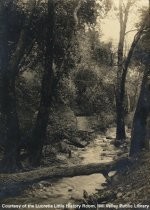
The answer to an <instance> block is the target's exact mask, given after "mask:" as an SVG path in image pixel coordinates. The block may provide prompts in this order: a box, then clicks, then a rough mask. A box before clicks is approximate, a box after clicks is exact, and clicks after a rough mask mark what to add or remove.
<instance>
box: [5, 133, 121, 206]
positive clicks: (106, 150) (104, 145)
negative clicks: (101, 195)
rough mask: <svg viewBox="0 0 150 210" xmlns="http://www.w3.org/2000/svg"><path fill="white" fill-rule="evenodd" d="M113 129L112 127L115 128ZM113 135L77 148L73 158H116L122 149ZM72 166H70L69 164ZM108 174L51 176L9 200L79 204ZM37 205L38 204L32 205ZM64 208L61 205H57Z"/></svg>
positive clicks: (95, 160)
mask: <svg viewBox="0 0 150 210" xmlns="http://www.w3.org/2000/svg"><path fill="white" fill-rule="evenodd" d="M111 133H112V131H111ZM111 135H112V134H111ZM111 141H112V139H110V138H107V137H106V136H104V135H100V134H99V135H97V136H96V137H95V139H93V141H91V143H90V144H89V145H88V146H86V147H85V148H83V149H81V148H78V149H76V150H74V151H73V155H72V158H74V157H77V156H78V157H79V159H80V164H85V165H86V164H89V163H101V162H102V163H104V162H109V161H112V160H113V158H114V157H116V155H117V153H118V150H116V148H115V147H114V146H113V144H111ZM68 167H69V166H68ZM103 183H105V178H104V177H103V175H101V174H92V175H88V176H75V177H72V178H62V179H57V180H56V179H49V180H46V181H41V182H39V183H36V184H33V186H32V187H30V188H29V189H27V190H25V191H24V192H23V193H22V194H21V195H19V196H16V197H12V198H8V199H7V200H5V201H6V202H7V203H9V204H10V203H13V204H39V205H45V204H66V203H69V202H70V203H74V204H77V203H78V201H79V200H80V199H82V198H83V192H84V191H86V192H87V193H88V194H94V193H96V191H97V190H98V189H102V188H103V186H102V184H103ZM32 209H36V208H32ZM55 209H61V208H55Z"/></svg>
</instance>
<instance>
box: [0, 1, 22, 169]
mask: <svg viewBox="0 0 150 210" xmlns="http://www.w3.org/2000/svg"><path fill="white" fill-rule="evenodd" d="M7 18H8V15H7V10H6V7H5V6H4V2H1V4H0V31H1V33H0V108H1V109H0V111H1V114H2V116H3V118H4V123H5V129H6V131H5V140H3V141H4V157H3V160H2V162H1V170H3V171H9V170H14V169H16V168H18V167H19V166H20V163H19V159H18V144H19V140H20V133H19V123H18V116H17V111H16V93H15V77H12V74H11V68H9V58H8V40H7V33H8V30H7V26H8V24H7V20H8V19H7Z"/></svg>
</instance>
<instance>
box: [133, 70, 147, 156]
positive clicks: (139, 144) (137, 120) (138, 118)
mask: <svg viewBox="0 0 150 210" xmlns="http://www.w3.org/2000/svg"><path fill="white" fill-rule="evenodd" d="M149 85H150V66H148V67H146V69H145V71H144V76H143V81H142V85H141V92H140V96H139V100H138V104H137V107H136V111H135V115H134V120H133V126H132V133H131V147H130V156H133V155H137V154H138V153H139V152H141V151H142V149H143V148H145V149H148V150H149V138H146V137H148V136H147V130H148V129H149V128H147V121H148V117H149V114H150V107H149V104H150V86H149Z"/></svg>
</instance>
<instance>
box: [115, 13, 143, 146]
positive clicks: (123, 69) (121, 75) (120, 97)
mask: <svg viewBox="0 0 150 210" xmlns="http://www.w3.org/2000/svg"><path fill="white" fill-rule="evenodd" d="M120 13H122V10H121V11H120ZM126 16H128V14H126ZM126 21H127V17H126V19H125V20H124V21H123V20H122V15H121V14H120V26H121V30H120V41H119V45H118V71H117V88H116V114H117V129H116V143H117V141H118V142H120V143H122V142H123V140H124V139H125V138H126V133H125V122H124V115H125V109H124V99H125V84H126V77H127V72H128V68H129V64H130V61H131V58H132V55H133V52H134V49H135V47H136V45H137V43H138V41H139V40H140V38H141V36H142V34H143V31H144V29H145V27H146V21H147V15H146V17H145V19H144V22H143V24H142V25H141V27H140V29H139V30H138V32H137V33H136V35H135V36H134V39H133V42H132V44H131V47H130V49H129V52H128V55H127V58H126V59H125V60H123V45H124V38H125V29H126Z"/></svg>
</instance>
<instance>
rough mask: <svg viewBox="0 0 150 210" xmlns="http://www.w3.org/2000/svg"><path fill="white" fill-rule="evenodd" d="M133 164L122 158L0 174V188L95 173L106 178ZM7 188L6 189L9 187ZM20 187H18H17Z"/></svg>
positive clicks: (129, 160) (130, 160)
mask: <svg viewBox="0 0 150 210" xmlns="http://www.w3.org/2000/svg"><path fill="white" fill-rule="evenodd" d="M132 164H133V160H132V159H129V158H125V157H122V158H120V159H118V160H115V161H111V162H108V163H91V164H87V165H77V166H71V167H67V166H60V167H47V168H42V169H41V168H40V169H36V170H33V171H29V172H24V173H17V174H11V175H9V174H8V175H6V174H1V175H0V187H2V186H3V185H4V186H5V185H6V184H7V185H9V186H10V185H11V184H12V185H13V186H14V184H15V185H17V184H24V183H33V182H39V181H41V180H46V179H51V178H55V179H56V178H63V177H74V176H82V175H90V174H95V173H101V174H103V175H104V176H105V177H106V178H107V177H108V173H109V172H110V171H122V170H123V169H125V168H126V167H127V166H128V167H130V166H132ZM9 186H8V187H9ZM19 186H20V185H19Z"/></svg>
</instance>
